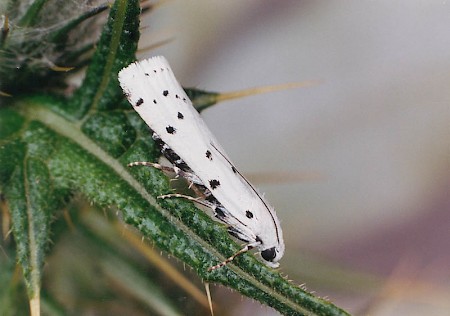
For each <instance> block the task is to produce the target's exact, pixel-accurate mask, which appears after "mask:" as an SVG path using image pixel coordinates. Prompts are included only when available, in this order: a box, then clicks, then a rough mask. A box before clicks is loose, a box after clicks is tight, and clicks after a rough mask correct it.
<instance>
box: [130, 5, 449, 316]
mask: <svg viewBox="0 0 450 316" xmlns="http://www.w3.org/2000/svg"><path fill="white" fill-rule="evenodd" d="M142 31H143V35H142V38H141V42H140V47H142V48H144V47H147V46H151V45H152V44H154V43H157V42H158V41H160V40H165V39H169V38H173V40H172V41H171V42H170V43H169V44H166V45H165V46H163V47H159V48H157V49H155V50H153V51H151V52H145V53H141V54H140V55H139V58H145V57H148V56H150V55H156V54H162V55H164V56H166V57H167V59H168V60H169V62H170V63H171V65H172V68H173V69H174V72H175V73H176V75H177V77H178V79H179V80H180V82H181V83H182V84H183V85H184V86H188V87H190V86H195V87H198V88H201V89H206V90H210V91H218V92H228V91H234V90H241V89H245V88H251V87H257V86H266V85H275V84H281V83H289V82H298V81H303V80H322V82H321V83H320V84H319V85H317V86H315V87H308V88H301V89H293V90H286V91H281V92H276V93H270V94H264V95H257V96H253V97H248V98H245V99H239V100H234V101H231V102H226V103H221V104H219V105H216V106H214V107H212V108H210V109H208V110H206V111H205V112H203V117H204V118H205V120H206V122H207V124H208V125H209V126H210V128H211V130H212V131H213V133H214V134H215V135H216V137H217V138H218V139H219V140H220V142H221V143H222V145H223V147H224V148H225V149H226V151H227V153H228V155H229V156H231V158H232V159H233V161H234V163H235V164H236V165H237V166H238V167H239V168H240V170H241V171H242V172H243V173H245V174H247V175H249V176H250V177H252V176H253V175H256V176H257V177H256V179H255V182H257V183H256V185H257V186H258V187H259V188H260V190H261V191H263V192H265V193H266V196H267V197H268V199H269V201H270V202H271V204H273V205H274V207H275V208H276V210H277V213H278V216H279V218H280V219H281V221H282V227H283V230H284V234H285V240H286V244H287V250H286V254H285V257H284V259H283V260H282V261H281V271H282V272H283V273H285V274H287V275H289V277H290V278H291V279H293V280H294V282H296V283H297V284H301V283H306V286H307V288H308V289H310V290H314V291H316V292H317V293H318V294H320V295H322V296H323V295H326V296H327V297H328V298H329V299H330V300H331V301H333V302H334V303H336V304H337V305H339V306H341V307H343V308H345V309H347V310H349V311H350V312H352V313H355V314H371V315H401V314H406V313H407V314H408V315H424V314H426V315H446V314H447V313H448V311H449V310H450V300H449V297H450V194H449V189H450V137H449V136H450V2H448V1H432V0H428V1H424V0H408V1H406V0H404V1H387V0H386V1H375V0H372V1H362V0H349V1H336V0H334V1H328V0H326V1H325V0H323V1H312V0H309V1H295V0H292V1H275V0H273V1H262V0H259V1H237V0H234V1H211V0H201V1H200V0H195V1H194V0H190V1H181V0H178V1H177V0H173V1H165V2H163V5H161V6H159V7H158V8H157V9H156V10H155V11H154V12H153V13H152V14H150V15H149V16H147V17H146V18H145V19H144V20H143V21H142ZM274 174H275V175H276V176H273V175H274ZM285 174H289V175H290V176H292V175H298V177H299V179H297V180H295V179H294V180H292V179H290V178H288V177H283V175H285ZM264 176H265V177H264ZM261 177H263V180H264V181H261ZM258 179H260V180H258ZM258 182H259V183H258ZM227 293H228V291H227V290H226V289H223V288H217V289H216V292H215V293H213V300H226V299H225V298H223V296H225V295H227ZM234 295H235V294H234ZM230 302H232V303H229V304H234V305H233V309H234V312H233V313H234V314H235V315H244V314H246V313H248V312H249V311H250V309H252V308H256V310H257V311H258V313H259V314H264V315H272V314H275V315H276V312H275V311H273V310H271V309H269V308H262V309H261V308H260V307H259V305H258V304H257V303H253V302H251V301H247V300H244V301H242V300H241V299H239V298H238V299H236V297H234V298H233V299H232V300H231V299H230ZM447 315H448V314H447Z"/></svg>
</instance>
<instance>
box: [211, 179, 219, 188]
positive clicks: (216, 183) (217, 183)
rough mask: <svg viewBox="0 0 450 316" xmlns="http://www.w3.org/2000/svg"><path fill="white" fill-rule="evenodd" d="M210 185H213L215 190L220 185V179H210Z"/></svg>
mask: <svg viewBox="0 0 450 316" xmlns="http://www.w3.org/2000/svg"><path fill="white" fill-rule="evenodd" d="M209 185H210V186H211V189H212V190H215V189H216V188H217V187H219V186H220V181H219V180H217V179H212V180H209Z"/></svg>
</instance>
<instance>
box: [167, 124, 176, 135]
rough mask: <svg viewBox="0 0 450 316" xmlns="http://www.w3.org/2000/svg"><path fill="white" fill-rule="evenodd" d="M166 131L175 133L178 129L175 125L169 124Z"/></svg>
mask: <svg viewBox="0 0 450 316" xmlns="http://www.w3.org/2000/svg"><path fill="white" fill-rule="evenodd" d="M166 131H167V133H169V134H175V132H176V129H175V127H173V126H170V125H169V126H167V127H166Z"/></svg>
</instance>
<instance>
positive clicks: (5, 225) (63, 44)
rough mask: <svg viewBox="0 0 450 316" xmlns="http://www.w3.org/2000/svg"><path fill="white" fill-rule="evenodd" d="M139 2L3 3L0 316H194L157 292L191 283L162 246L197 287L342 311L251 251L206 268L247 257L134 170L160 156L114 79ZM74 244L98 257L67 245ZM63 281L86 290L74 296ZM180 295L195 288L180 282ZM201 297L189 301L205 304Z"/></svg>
mask: <svg viewBox="0 0 450 316" xmlns="http://www.w3.org/2000/svg"><path fill="white" fill-rule="evenodd" d="M139 2H140V1H138V0H116V1H114V3H113V4H112V5H111V6H110V5H109V4H108V3H107V2H97V1H87V0H86V1H66V0H34V1H31V0H30V1H19V0H11V1H2V2H0V15H1V29H0V91H1V96H0V98H1V99H0V194H1V203H0V207H1V213H0V214H1V224H2V226H1V227H2V233H3V237H4V238H3V239H2V241H1V243H0V248H1V251H0V266H1V269H0V280H1V284H2V286H1V287H0V314H1V315H17V314H27V313H28V309H30V310H31V314H32V315H39V313H40V311H44V312H45V314H58V315H59V314H61V315H66V314H83V313H86V312H87V311H88V310H91V309H89V308H88V307H87V306H90V305H89V303H86V302H93V301H94V302H96V298H98V301H102V302H104V301H105V300H106V301H108V302H110V303H111V305H108V306H107V307H106V306H105V305H102V313H105V314H107V313H109V314H113V313H117V314H123V313H124V312H125V310H124V306H130V307H129V309H128V310H127V312H130V311H133V313H134V312H136V311H141V312H143V311H147V312H148V309H151V310H152V311H153V312H155V313H158V314H164V315H178V314H189V312H187V309H188V308H189V307H188V306H185V305H182V304H180V303H179V302H177V301H176V300H173V299H171V298H170V297H171V296H170V295H168V294H167V292H165V290H164V289H163V287H162V286H161V285H158V284H161V274H162V273H161V271H164V273H165V274H167V275H171V277H172V279H175V280H177V282H180V280H181V279H183V278H185V276H183V275H182V274H180V273H179V272H174V270H173V268H168V267H167V265H170V264H175V265H176V264H177V263H174V262H172V263H167V262H166V260H165V259H161V258H159V257H160V256H159V252H157V253H158V255H157V256H153V257H151V256H152V255H151V254H152V253H153V254H154V252H152V247H154V246H156V247H157V248H158V249H160V250H161V251H163V252H164V253H167V254H169V255H171V256H173V257H175V258H177V261H181V262H183V263H184V264H186V265H188V266H189V267H191V268H192V271H193V272H195V274H197V275H198V276H199V278H200V280H203V281H204V282H208V283H219V284H223V285H225V286H227V287H230V288H232V289H234V290H236V291H238V292H240V293H242V294H243V295H245V296H248V297H251V298H253V299H255V300H258V301H260V302H261V303H263V304H267V305H269V306H272V307H273V308H275V309H277V310H278V311H280V312H281V313H284V314H289V315H344V314H346V313H345V312H344V311H343V310H341V309H339V308H337V307H336V306H334V305H332V304H331V303H330V302H328V301H325V300H323V299H320V298H318V297H315V296H313V295H312V294H310V293H308V292H306V291H305V290H304V289H302V288H300V287H299V286H297V285H296V284H294V283H293V282H290V281H288V280H286V279H285V278H284V277H283V276H281V275H280V273H279V272H277V271H275V270H273V269H271V268H268V267H266V266H265V265H264V264H262V263H260V262H259V261H258V260H257V259H255V258H254V256H253V255H252V254H244V255H242V256H241V257H239V258H237V259H236V260H235V261H234V262H233V263H232V264H230V265H228V266H226V267H223V268H221V269H217V270H214V271H212V272H208V267H210V266H213V265H214V264H216V263H217V262H221V261H223V259H224V258H226V257H228V256H229V255H231V254H233V253H235V252H236V251H237V250H238V249H239V248H240V246H239V245H238V244H237V243H236V242H235V241H233V240H232V239H231V238H230V236H229V235H228V233H227V231H226V228H225V227H224V226H223V225H221V224H219V223H217V222H215V221H213V220H212V219H211V218H210V217H209V216H207V215H206V214H204V212H202V211H200V210H198V209H197V208H196V207H195V206H194V205H193V204H192V203H190V202H188V201H180V200H175V199H169V200H158V199H157V198H156V197H157V196H158V195H161V194H164V193H167V192H169V191H170V190H171V189H170V184H169V180H168V178H167V177H166V176H165V175H164V174H162V173H161V172H160V171H158V170H154V169H151V168H136V169H131V170H130V169H128V168H127V167H126V165H127V163H129V162H131V161H155V160H157V159H158V157H159V155H160V153H159V151H158V149H157V147H156V146H155V144H154V143H153V141H152V140H151V137H150V134H149V132H148V129H147V128H146V126H145V123H143V122H142V121H141V120H140V118H139V117H138V116H137V114H135V113H134V112H133V110H132V109H131V107H130V106H129V104H128V102H127V101H126V100H125V99H124V97H123V95H122V92H121V90H120V88H119V85H118V82H117V73H118V72H119V70H120V69H122V68H123V67H124V66H126V65H128V64H129V63H130V62H132V61H133V60H135V53H136V49H137V43H138V40H139V16H140V12H141V8H140V7H139V6H140V3H139ZM146 8H147V9H149V8H150V7H149V6H147V7H146ZM147 11H150V10H147ZM107 14H109V16H108V17H107ZM155 14H156V13H155ZM85 66H86V67H85ZM80 70H85V74H84V79H83V81H82V83H81V85H80V86H79V87H77V88H74V87H73V86H71V85H70V84H68V83H67V80H66V79H67V78H68V76H69V75H71V74H73V73H75V72H77V71H80ZM188 93H189V95H190V96H191V97H192V99H193V102H194V103H195V105H196V106H197V108H198V109H204V108H205V107H207V106H210V105H212V104H214V103H216V102H217V101H218V100H220V98H221V94H219V93H210V92H206V91H200V90H196V89H189V90H188ZM82 201H87V202H88V203H83V202H82ZM99 210H100V211H99ZM105 214H108V216H105ZM125 224H126V226H125ZM137 233H139V234H140V236H142V237H143V238H144V240H145V243H144V241H141V239H140V238H139V237H137V238H136V234H137ZM68 235H72V237H73V238H77V240H78V244H77V245H78V246H79V245H85V246H86V247H87V246H89V247H90V249H91V250H86V249H85V247H77V246H76V245H74V244H71V243H70V242H69V243H68V242H67V236H68ZM136 240H138V241H139V242H136ZM147 243H148V244H151V245H152V246H146V245H147ZM60 245H63V246H60ZM130 246H131V247H133V248H136V249H137V250H138V252H140V253H141V255H143V256H145V257H146V258H150V257H151V258H153V259H150V261H151V262H153V263H152V264H151V265H149V266H151V267H149V266H143V265H142V261H143V260H142V258H136V256H137V255H136V254H130V253H129V248H130ZM59 247H63V249H62V250H61V249H58V248H59ZM142 247H143V248H142ZM61 252H62V253H65V255H64V256H62V257H61V255H60V254H61ZM163 257H164V256H163ZM58 258H59V259H58ZM161 260H162V261H163V263H161ZM90 265H92V266H95V267H96V268H97V269H98V270H96V271H100V272H98V273H91V274H89V273H88V272H86V271H84V272H83V273H84V274H82V275H84V276H85V277H74V275H77V274H76V273H75V272H76V271H78V272H79V269H80V268H79V266H83V267H84V269H87V270H89V268H87V267H88V266H90ZM171 269H172V270H171ZM168 271H171V272H170V273H169V272H168ZM177 273H178V274H177ZM185 273H191V272H189V271H188V272H185ZM86 275H88V276H89V277H86ZM56 276H58V277H56ZM69 276H72V279H70V278H69ZM57 278H64V280H65V282H66V283H65V285H64V287H59V286H60V285H58V286H56V285H55V279H57ZM105 279H106V282H105ZM67 282H69V283H70V284H71V285H70V286H69V288H70V287H74V288H76V289H78V290H76V291H72V292H70V290H68V288H67ZM110 284H114V285H116V287H117V289H116V290H117V291H113V290H112V289H111V288H110ZM166 287H167V286H166ZM169 287H170V286H169ZM174 287H177V289H176V290H175V291H177V292H181V291H185V290H184V289H185V288H189V287H188V286H186V287H185V286H184V285H181V282H180V283H177V285H176V286H174ZM166 290H167V288H166ZM187 291H189V293H190V294H191V295H192V297H198V295H197V294H194V293H195V290H192V289H190V290H187ZM99 293H101V294H99ZM63 294H64V295H65V296H64V295H63ZM124 294H126V295H124ZM71 295H78V296H77V297H76V299H73V298H72V299H69V298H67V296H71ZM105 297H106V298H107V299H105ZM129 297H132V298H133V299H131V300H130V299H127V298H129ZM26 299H28V301H29V307H27V306H26V304H23V302H24V301H25V300H26ZM197 301H198V302H199V303H194V306H195V304H200V305H202V304H204V302H202V299H201V298H200V299H197ZM69 302H72V303H69ZM80 302H84V303H80ZM112 302H121V303H122V304H119V303H117V304H116V305H114V303H112ZM124 302H126V304H124ZM97 303H98V302H97ZM128 304H129V305H128ZM111 306H112V307H111ZM144 307H145V308H144ZM191 308H192V306H191ZM194 309H195V308H194ZM196 310H197V309H196ZM206 312H207V310H206V309H205V313H206ZM102 313H100V312H98V314H102ZM197 314H198V313H197Z"/></svg>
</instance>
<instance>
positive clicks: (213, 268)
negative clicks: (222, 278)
mask: <svg viewBox="0 0 450 316" xmlns="http://www.w3.org/2000/svg"><path fill="white" fill-rule="evenodd" d="M256 245H257V243H251V244H247V245H245V246H244V247H243V248H242V249H241V250H239V251H237V252H236V253H235V254H233V255H232V256H230V257H228V258H227V259H225V260H224V261H222V262H221V263H219V264H216V265H215V266H212V267H209V268H208V271H209V272H210V271H213V270H216V269H219V268H221V267H223V266H224V265H226V264H228V263H230V262H231V261H233V260H234V258H236V257H237V256H239V255H241V254H243V253H245V252H247V251H249V250H251V249H253V248H254V247H255V246H256Z"/></svg>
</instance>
